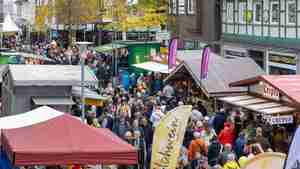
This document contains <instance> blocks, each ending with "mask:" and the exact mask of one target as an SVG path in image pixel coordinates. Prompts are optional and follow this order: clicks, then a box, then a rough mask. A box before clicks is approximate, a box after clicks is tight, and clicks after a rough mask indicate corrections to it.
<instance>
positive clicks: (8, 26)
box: [1, 14, 20, 33]
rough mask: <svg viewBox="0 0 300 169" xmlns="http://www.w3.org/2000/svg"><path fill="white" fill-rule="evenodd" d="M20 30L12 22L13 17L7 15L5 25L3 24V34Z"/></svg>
mask: <svg viewBox="0 0 300 169" xmlns="http://www.w3.org/2000/svg"><path fill="white" fill-rule="evenodd" d="M19 31H20V28H19V27H18V26H17V25H16V24H15V22H14V21H13V20H12V18H11V16H10V15H9V14H7V15H6V16H5V17H4V23H2V30H1V32H4V33H8V32H19Z"/></svg>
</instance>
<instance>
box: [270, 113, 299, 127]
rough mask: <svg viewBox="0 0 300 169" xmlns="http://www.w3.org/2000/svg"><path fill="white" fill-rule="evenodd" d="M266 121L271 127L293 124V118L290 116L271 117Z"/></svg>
mask: <svg viewBox="0 0 300 169" xmlns="http://www.w3.org/2000/svg"><path fill="white" fill-rule="evenodd" d="M267 121H268V122H269V123H270V124H271V125H277V124H290V123H293V122H294V118H293V116H292V115H285V116H271V117H269V118H267Z"/></svg>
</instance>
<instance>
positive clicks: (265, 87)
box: [250, 82, 280, 101]
mask: <svg viewBox="0 0 300 169" xmlns="http://www.w3.org/2000/svg"><path fill="white" fill-rule="evenodd" d="M250 92H253V93H256V94H259V95H261V96H263V97H265V98H268V99H272V100H276V101H279V100H280V92H279V91H278V90H277V89H275V88H274V87H272V86H270V85H269V84H267V83H265V82H260V83H259V84H256V85H252V86H250Z"/></svg>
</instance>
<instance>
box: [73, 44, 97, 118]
mask: <svg viewBox="0 0 300 169" xmlns="http://www.w3.org/2000/svg"><path fill="white" fill-rule="evenodd" d="M75 44H76V45H78V47H79V52H80V65H81V85H80V87H81V119H82V121H83V122H85V104H84V102H85V99H84V60H85V58H84V56H83V54H84V52H85V51H86V50H87V47H88V45H91V44H93V43H92V42H76V43H75Z"/></svg>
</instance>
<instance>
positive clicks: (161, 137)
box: [151, 106, 192, 169]
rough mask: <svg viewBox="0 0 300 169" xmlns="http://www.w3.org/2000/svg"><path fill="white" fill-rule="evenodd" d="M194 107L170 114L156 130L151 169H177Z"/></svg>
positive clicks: (181, 108)
mask: <svg viewBox="0 0 300 169" xmlns="http://www.w3.org/2000/svg"><path fill="white" fill-rule="evenodd" d="M191 114H192V106H179V107H176V108H175V109H173V110H171V111H170V112H168V114H167V115H166V117H164V118H163V119H162V120H161V121H160V123H159V125H158V126H157V127H156V129H155V133H154V138H153V146H152V158H151V169H175V168H176V165H177V160H178V157H179V154H180V148H181V145H182V142H183V137H184V133H185V129H186V126H187V122H188V119H189V117H190V116H191Z"/></svg>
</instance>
